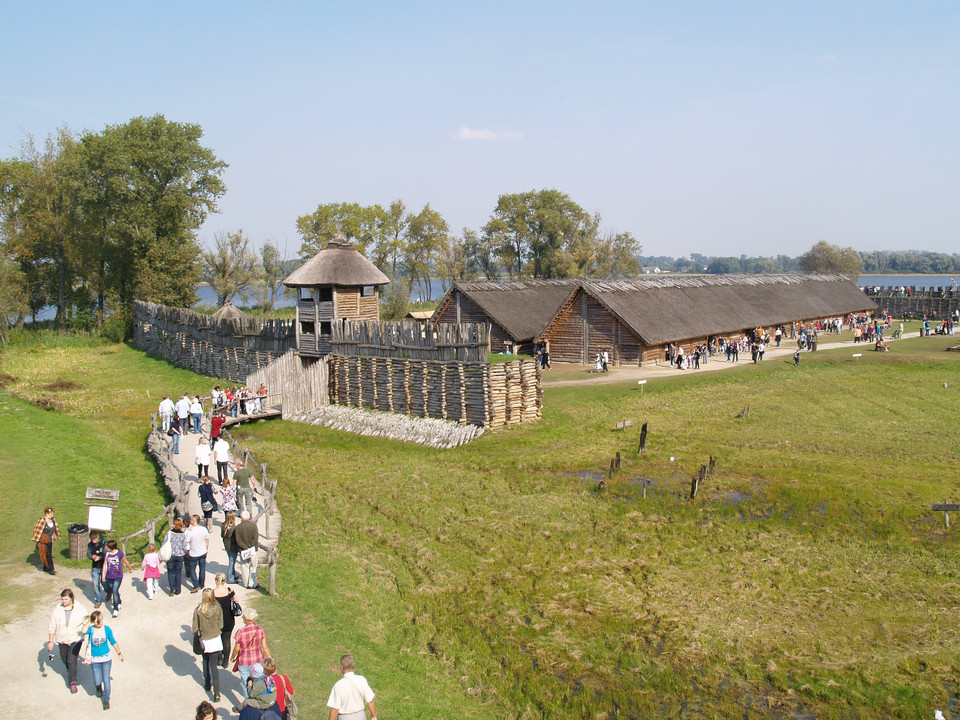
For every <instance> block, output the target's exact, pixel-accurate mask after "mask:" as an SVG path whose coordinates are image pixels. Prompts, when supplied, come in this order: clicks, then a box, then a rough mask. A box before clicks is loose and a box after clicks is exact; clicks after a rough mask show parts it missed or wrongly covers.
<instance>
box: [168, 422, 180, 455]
mask: <svg viewBox="0 0 960 720" xmlns="http://www.w3.org/2000/svg"><path fill="white" fill-rule="evenodd" d="M167 435H169V436H170V440H171V441H172V442H173V454H174V455H179V454H180V436H181V435H183V423H182V422H180V418H179V417H176V416H174V418H173V420H172V421H171V423H170V429H169V430H167Z"/></svg>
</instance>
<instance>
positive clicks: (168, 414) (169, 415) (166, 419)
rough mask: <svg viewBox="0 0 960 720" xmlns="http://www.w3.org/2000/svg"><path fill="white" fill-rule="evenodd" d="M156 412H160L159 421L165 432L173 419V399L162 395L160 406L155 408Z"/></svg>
mask: <svg viewBox="0 0 960 720" xmlns="http://www.w3.org/2000/svg"><path fill="white" fill-rule="evenodd" d="M157 412H159V413H160V423H161V428H162V429H163V432H167V430H169V429H170V423H171V422H172V421H173V413H174V406H173V400H171V399H170V396H169V395H164V396H163V400H161V401H160V407H159V408H157Z"/></svg>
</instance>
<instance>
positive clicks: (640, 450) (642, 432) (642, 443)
mask: <svg viewBox="0 0 960 720" xmlns="http://www.w3.org/2000/svg"><path fill="white" fill-rule="evenodd" d="M646 449H647V424H646V423H644V424H643V427H641V428H640V447H639V448H637V455H642V454H643V451H644V450H646Z"/></svg>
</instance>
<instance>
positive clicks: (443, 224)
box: [406, 203, 450, 300]
mask: <svg viewBox="0 0 960 720" xmlns="http://www.w3.org/2000/svg"><path fill="white" fill-rule="evenodd" d="M449 230H450V229H449V227H448V226H447V221H446V220H444V219H443V215H441V214H440V213H439V212H437V211H436V210H434V209H433V208H431V207H430V204H429V203H427V204H426V205H424V206H423V210H421V211H420V212H418V213H417V214H416V215H411V216H410V218H409V221H408V223H407V233H406V238H407V256H408V257H407V268H408V270H409V273H410V278H411V280H415V281H416V282H417V284H418V285H419V286H420V287H421V289H422V294H421V297H424V298H426V299H427V300H430V299H431V295H432V293H431V288H430V271H431V268H433V267H435V266H436V265H437V264H438V260H439V256H440V252H441V250H442V249H443V247H444V245H445V244H446V242H447V234H448V233H449Z"/></svg>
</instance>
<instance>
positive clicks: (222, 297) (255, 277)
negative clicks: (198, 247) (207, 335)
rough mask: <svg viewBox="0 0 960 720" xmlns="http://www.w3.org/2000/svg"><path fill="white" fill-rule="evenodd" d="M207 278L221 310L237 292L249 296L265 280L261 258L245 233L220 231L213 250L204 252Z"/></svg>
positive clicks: (240, 231)
mask: <svg viewBox="0 0 960 720" xmlns="http://www.w3.org/2000/svg"><path fill="white" fill-rule="evenodd" d="M203 264H204V277H205V278H206V280H207V282H208V283H210V287H211V288H212V289H213V292H214V293H215V294H216V296H217V306H218V307H220V306H222V305H224V304H226V303H227V302H228V301H230V300H232V299H233V298H234V297H235V296H236V295H237V294H238V293H239V294H243V293H245V292H246V293H249V290H250V288H252V287H253V286H254V285H258V284H260V283H261V280H262V273H261V269H260V267H259V258H257V254H256V253H255V252H254V251H253V247H252V246H251V244H250V238H248V237H247V236H246V235H244V234H243V230H237V231H236V232H219V233H217V234H216V235H215V236H214V240H213V249H212V250H204V251H203Z"/></svg>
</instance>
